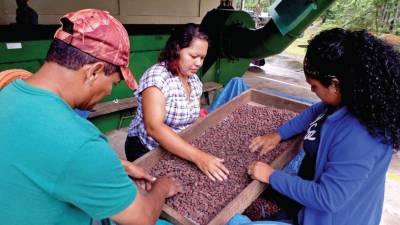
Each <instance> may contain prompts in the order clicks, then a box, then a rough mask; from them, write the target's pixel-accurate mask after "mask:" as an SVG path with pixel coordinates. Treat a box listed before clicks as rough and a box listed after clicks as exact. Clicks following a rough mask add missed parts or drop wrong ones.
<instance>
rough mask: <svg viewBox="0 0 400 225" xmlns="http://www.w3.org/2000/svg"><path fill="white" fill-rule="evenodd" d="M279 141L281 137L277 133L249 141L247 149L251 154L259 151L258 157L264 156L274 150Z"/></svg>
mask: <svg viewBox="0 0 400 225" xmlns="http://www.w3.org/2000/svg"><path fill="white" fill-rule="evenodd" d="M281 139H282V138H281V136H280V135H279V134H278V133H277V132H274V133H272V134H267V135H264V136H259V137H256V138H254V139H253V140H252V141H251V143H250V145H249V148H250V151H251V152H256V151H258V150H260V155H264V154H266V153H267V152H269V151H271V150H272V149H274V148H275V147H276V146H277V145H278V144H279V142H281Z"/></svg>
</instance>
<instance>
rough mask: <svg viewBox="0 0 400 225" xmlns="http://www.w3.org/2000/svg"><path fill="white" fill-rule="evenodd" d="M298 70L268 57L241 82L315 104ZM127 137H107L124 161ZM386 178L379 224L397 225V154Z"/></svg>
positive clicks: (295, 64)
mask: <svg viewBox="0 0 400 225" xmlns="http://www.w3.org/2000/svg"><path fill="white" fill-rule="evenodd" d="M301 67H302V66H301V59H300V58H298V57H294V56H289V55H279V56H277V57H272V58H268V59H267V63H266V65H265V66H263V67H256V66H251V67H250V68H249V69H248V71H247V72H246V73H245V75H244V76H243V79H244V80H245V82H246V83H247V84H248V85H249V86H250V87H251V88H255V89H259V90H262V91H265V92H267V93H273V94H274V93H275V94H282V95H286V96H290V97H294V98H295V99H297V100H301V101H305V102H309V103H312V102H315V101H318V100H319V99H318V98H317V96H316V95H315V94H314V93H312V92H311V91H310V88H309V85H308V84H307V83H306V81H305V78H304V74H303V71H302V68H301ZM126 135H127V129H126V128H123V129H120V130H115V131H112V132H110V133H108V134H107V136H108V139H109V141H110V144H111V145H112V146H113V148H114V149H115V151H116V152H117V154H118V155H119V157H120V158H123V159H125V153H124V144H125V138H126ZM386 178H387V179H386V189H385V203H384V209H383V214H382V220H381V223H380V225H395V224H400V222H399V221H400V152H399V153H396V154H394V155H393V159H392V162H391V164H390V168H389V171H388V173H387V177H386Z"/></svg>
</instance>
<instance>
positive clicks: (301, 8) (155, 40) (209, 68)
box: [0, 0, 334, 132]
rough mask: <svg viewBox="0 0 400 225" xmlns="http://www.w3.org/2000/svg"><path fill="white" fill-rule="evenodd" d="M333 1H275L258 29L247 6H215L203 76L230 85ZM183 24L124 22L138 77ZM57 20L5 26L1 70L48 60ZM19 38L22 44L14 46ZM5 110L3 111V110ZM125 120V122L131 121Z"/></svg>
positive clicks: (114, 121)
mask: <svg viewBox="0 0 400 225" xmlns="http://www.w3.org/2000/svg"><path fill="white" fill-rule="evenodd" d="M333 2H334V0H276V1H275V3H274V4H273V5H272V6H271V7H270V9H269V14H270V15H271V17H272V18H271V20H270V21H269V22H268V23H267V24H266V25H265V26H264V27H262V28H260V29H255V23H254V20H253V19H252V18H251V16H250V15H249V14H247V13H246V12H244V11H237V10H225V9H213V10H211V11H209V12H208V13H207V14H206V16H205V17H204V18H203V20H202V22H201V26H202V27H203V28H204V29H205V30H206V31H207V32H208V34H209V36H210V39H211V45H210V48H209V51H208V54H207V57H206V59H205V62H204V65H203V67H202V69H201V70H200V71H199V72H198V75H199V76H200V78H201V79H202V81H204V82H207V81H214V82H218V83H221V84H226V83H227V82H228V81H229V80H230V79H231V78H232V77H236V76H242V75H243V73H244V72H245V71H246V69H247V68H248V66H249V64H250V61H251V60H252V59H254V58H264V57H268V56H271V55H274V54H278V53H280V52H282V51H283V50H284V49H285V48H286V47H287V46H289V45H290V44H291V43H292V42H293V41H294V40H295V39H296V38H297V37H299V36H300V35H301V34H302V32H303V31H304V30H305V29H306V28H307V27H308V26H309V25H310V24H311V23H312V22H313V21H314V20H315V19H316V18H318V16H319V15H320V14H321V13H322V12H323V11H324V10H325V9H327V8H328V7H329V6H330V5H331V4H332V3H333ZM176 26H181V25H135V24H130V25H125V27H126V29H127V31H128V33H129V36H130V41H131V56H130V57H131V60H130V62H131V63H130V66H129V67H130V68H131V70H132V72H133V73H134V75H135V77H136V79H137V80H139V79H140V77H141V76H142V74H143V73H144V71H145V70H146V69H147V68H148V67H150V66H151V65H153V64H154V63H155V62H156V61H157V58H158V54H159V52H160V50H161V49H162V48H163V47H164V45H165V43H166V41H167V39H168V37H169V35H170V32H171V30H172V29H174V27H176ZM57 28H58V26H57V25H39V26H36V27H22V28H21V27H16V26H4V25H3V26H0V71H2V70H5V69H11V68H20V69H26V70H28V71H31V72H35V71H36V70H37V69H38V68H39V67H40V66H41V65H42V64H43V62H44V58H45V57H46V53H47V49H48V48H49V46H50V43H51V40H52V35H53V34H54V32H55V30H56V29H57ZM10 43H18V45H20V47H21V48H14V47H11V46H15V44H14V45H13V44H11V45H10ZM132 96H133V92H132V91H131V90H130V89H129V88H128V87H127V86H126V85H125V84H124V83H123V82H121V83H120V84H119V85H117V86H116V87H115V88H114V89H113V92H112V94H111V95H110V96H108V97H106V98H104V99H103V100H102V102H108V101H112V100H115V99H124V98H128V97H132ZM0 112H1V111H0ZM132 113H133V112H132V109H130V110H123V111H119V112H115V113H111V114H107V115H103V116H99V117H96V118H93V119H91V120H92V122H93V123H94V124H95V125H96V126H97V127H99V129H100V130H102V131H103V132H106V131H110V130H113V129H115V128H117V127H118V126H119V125H120V122H121V117H124V116H125V115H126V114H132ZM129 122H130V121H129V120H124V121H123V123H122V126H126V125H128V124H129Z"/></svg>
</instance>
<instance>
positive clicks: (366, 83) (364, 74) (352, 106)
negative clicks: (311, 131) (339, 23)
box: [304, 28, 400, 151]
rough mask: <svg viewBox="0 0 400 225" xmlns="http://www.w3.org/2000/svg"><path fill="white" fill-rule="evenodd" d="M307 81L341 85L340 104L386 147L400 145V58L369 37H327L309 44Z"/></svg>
mask: <svg viewBox="0 0 400 225" xmlns="http://www.w3.org/2000/svg"><path fill="white" fill-rule="evenodd" d="M304 73H305V75H306V77H309V78H312V79H316V80H318V81H320V82H321V84H322V85H324V86H325V87H328V86H329V85H330V84H331V83H332V79H333V78H336V79H338V80H339V89H340V93H341V98H342V104H343V105H345V106H347V108H348V110H349V111H350V112H351V113H352V114H353V115H354V116H355V117H356V118H358V120H359V121H361V123H363V124H364V125H365V126H366V127H367V129H368V131H369V133H370V134H371V135H373V136H375V137H378V138H379V139H380V140H381V141H382V142H383V143H386V144H392V145H393V146H394V148H395V149H398V147H399V145H400V112H399V111H400V53H399V52H397V51H396V50H395V49H394V48H393V46H390V45H389V44H387V43H385V42H383V41H382V40H379V39H377V38H375V37H374V36H373V35H371V34H369V33H368V32H367V31H365V30H362V31H347V30H344V29H340V28H334V29H331V30H327V31H323V32H321V33H320V34H318V35H317V36H315V37H314V38H313V39H312V40H311V41H310V43H309V45H308V49H307V53H306V56H305V59H304ZM396 151H397V150H396Z"/></svg>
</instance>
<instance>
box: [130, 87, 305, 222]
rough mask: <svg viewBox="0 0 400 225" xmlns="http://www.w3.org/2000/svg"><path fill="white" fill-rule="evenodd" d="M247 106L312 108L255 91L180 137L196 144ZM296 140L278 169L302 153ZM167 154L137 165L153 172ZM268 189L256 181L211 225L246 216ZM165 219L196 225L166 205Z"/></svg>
mask: <svg viewBox="0 0 400 225" xmlns="http://www.w3.org/2000/svg"><path fill="white" fill-rule="evenodd" d="M244 104H254V105H263V106H266V105H268V106H273V107H277V108H281V109H288V110H291V111H294V112H298V113H300V112H302V111H304V110H305V109H306V108H307V107H308V105H307V104H304V103H301V102H297V101H294V100H292V99H287V98H282V97H279V96H274V95H270V94H266V93H263V92H261V91H257V90H253V89H251V90H248V91H246V92H244V93H242V94H241V95H239V96H237V97H235V98H234V99H232V100H231V101H230V102H228V103H225V104H224V105H222V106H220V107H219V108H218V109H216V110H215V111H213V112H212V113H210V114H209V115H208V116H207V117H205V118H201V119H199V120H198V121H196V122H195V123H194V124H193V125H192V126H190V127H188V128H187V129H185V130H184V131H182V132H181V133H179V135H180V136H181V137H182V138H184V139H185V140H186V141H190V140H193V139H194V138H196V137H198V136H199V135H201V134H202V133H203V132H204V131H206V130H207V129H209V128H210V127H212V126H215V125H216V124H217V123H218V122H220V121H222V120H223V119H224V118H225V117H226V115H227V114H229V113H231V112H233V111H234V110H235V109H236V108H238V107H239V106H241V105H244ZM296 138H297V141H295V142H294V143H293V144H292V145H290V146H289V147H288V148H287V150H286V151H285V152H283V153H281V154H280V155H279V156H278V158H276V159H275V160H274V161H273V162H272V163H271V165H272V166H273V167H274V168H276V169H280V168H282V167H283V166H284V165H286V164H287V162H289V161H290V160H291V159H292V158H293V156H295V155H296V154H297V153H298V150H299V149H300V145H301V138H300V137H296ZM163 154H165V150H163V149H161V148H157V149H155V150H153V151H150V152H149V153H147V154H146V155H144V156H143V157H141V158H139V159H137V160H136V161H135V162H134V163H135V164H138V165H140V166H143V167H144V168H145V169H146V170H148V171H150V169H151V168H152V167H153V166H154V165H155V164H156V163H157V162H158V161H159V160H160V159H161V157H162V155H163ZM265 188H266V185H265V184H262V183H261V182H258V181H252V182H251V183H250V184H249V185H248V186H247V187H246V188H245V189H243V191H242V192H241V193H240V194H239V195H238V196H236V197H235V198H234V199H233V200H232V201H231V202H230V203H228V204H227V205H226V206H225V207H224V208H223V209H222V210H221V211H220V212H219V213H218V214H217V215H216V216H215V217H214V218H213V219H212V220H211V221H210V222H209V225H219V224H225V223H226V222H227V221H228V220H229V219H230V218H231V217H232V216H233V215H234V214H235V213H241V212H243V211H244V210H245V209H246V208H247V207H248V206H249V205H250V204H251V203H252V202H253V201H254V200H255V199H256V198H257V197H258V196H259V195H260V194H261V193H262V192H263V191H264V190H265ZM162 215H163V217H164V218H166V219H168V220H170V221H171V222H173V223H174V224H177V225H195V223H194V222H192V221H190V220H189V219H187V218H185V217H184V216H183V215H180V214H179V213H177V212H176V211H175V210H174V209H172V208H171V207H169V206H167V205H164V207H163V214H162Z"/></svg>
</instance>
